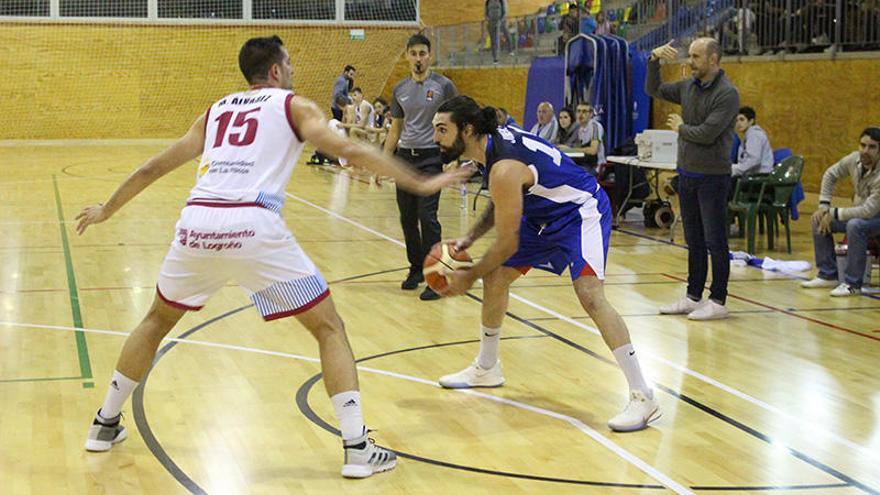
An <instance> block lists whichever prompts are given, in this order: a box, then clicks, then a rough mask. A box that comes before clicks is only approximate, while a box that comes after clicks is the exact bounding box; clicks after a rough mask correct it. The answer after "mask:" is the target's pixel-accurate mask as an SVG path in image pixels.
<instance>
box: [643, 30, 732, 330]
mask: <svg viewBox="0 0 880 495" xmlns="http://www.w3.org/2000/svg"><path fill="white" fill-rule="evenodd" d="M688 54H689V56H690V58H689V64H688V65H689V67H690V69H691V74H692V75H693V77H692V78H691V79H683V80H681V81H677V82H672V83H664V82H663V81H662V80H661V78H660V60H661V59H663V60H667V61H677V60H678V50H676V49H675V48H673V46H672V43H671V42H670V43H667V44H665V45H663V46H661V47H658V48H655V49H654V50H653V51H652V52H651V57H650V59H649V61H648V74H647V78H646V80H645V91H646V92H647V93H648V94H649V95H651V96H653V97H654V98H661V99H663V100H666V101H669V102H671V103H676V104H679V105H681V111H682V115H679V114H672V115H670V116H669V118H668V119H667V125H668V126H669V128H670V129H672V130H673V131H675V132H677V133H678V173H679V185H678V193H679V201H680V203H681V218H682V225H683V226H684V236H685V240H686V241H687V244H688V287H687V293H686V295H685V297H683V298H681V299H680V300H678V301H676V302H675V303H673V304H671V305H669V306H665V307H662V308H660V313H661V314H686V315H688V318H689V319H691V320H714V319H720V318H727V315H728V311H727V307H726V306H725V303H726V302H727V281H728V278H729V277H730V261H729V260H728V254H729V250H728V246H727V232H728V228H727V225H728V224H727V196H728V192H729V191H730V182H731V180H730V163H731V162H730V149H731V147H732V145H733V135H734V131H733V127H734V122H735V120H736V115H737V113H738V111H739V92H738V91H737V89H736V87H735V86H734V85H733V83H732V82H730V80H729V79H727V77H726V76H725V75H724V71H723V70H722V69H721V46H720V45H719V44H718V41H716V40H715V39H713V38H697V39H696V40H694V42H693V43H691V45H690V48H689V49H688ZM710 253H711V256H712V286H711V287H710V291H709V299H708V300H706V301H702V302H701V300H702V298H703V290H704V286H705V284H706V278H707V275H708V268H709V267H708V260H707V255H708V254H710Z"/></svg>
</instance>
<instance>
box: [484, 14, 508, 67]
mask: <svg viewBox="0 0 880 495" xmlns="http://www.w3.org/2000/svg"><path fill="white" fill-rule="evenodd" d="M484 7H485V11H486V28H487V29H488V31H489V44H490V46H491V47H492V63H493V64H497V63H498V45H499V44H500V43H501V34H502V33H504V34H505V36H506V35H507V33H506V31H507V0H486V3H485V5H484Z"/></svg>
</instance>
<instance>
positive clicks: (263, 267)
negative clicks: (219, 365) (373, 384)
mask: <svg viewBox="0 0 880 495" xmlns="http://www.w3.org/2000/svg"><path fill="white" fill-rule="evenodd" d="M239 66H240V68H241V71H242V73H243V74H244V76H245V79H247V81H248V84H249V85H250V88H249V89H248V90H247V91H244V92H241V93H235V94H231V95H229V96H227V97H225V98H223V99H221V100H220V101H218V102H216V103H214V104H213V105H212V106H211V108H210V109H209V110H208V112H207V113H205V114H204V115H202V116H200V117H199V118H198V119H196V121H195V122H194V123H193V125H192V127H190V129H189V131H188V132H187V133H186V134H185V135H184V136H183V137H182V138H180V139H179V140H178V141H177V142H176V143H174V144H173V145H171V147H169V148H168V149H167V150H165V151H163V152H162V153H160V154H158V155H156V156H154V157H152V158H150V159H149V160H147V162H146V163H145V164H144V165H142V166H141V167H140V168H138V169H137V170H136V171H135V172H134V173H132V174H131V176H129V177H128V178H127V179H126V180H125V181H124V182H123V183H122V184H121V185H120V186H119V188H118V189H117V190H116V191H115V192H114V193H113V195H112V196H111V197H110V199H109V200H107V202H106V203H105V204H98V205H95V206H89V207H87V208H85V209H83V211H82V212H81V213H80V214H79V215H78V216H77V219H78V220H79V224H78V225H77V232H78V233H79V234H82V233H83V232H85V230H86V228H87V227H88V226H89V225H92V224H96V223H100V222H103V221H105V220H107V219H108V218H110V217H111V216H112V215H113V214H114V213H115V212H116V211H118V210H119V209H120V208H121V207H122V206H123V205H125V204H126V203H128V201H130V200H131V199H132V198H134V197H135V196H136V195H137V194H138V193H140V192H141V191H142V190H144V189H145V188H146V187H147V186H149V185H150V184H152V183H153V182H154V181H156V180H157V179H159V178H160V177H162V176H163V175H165V174H167V173H169V172H171V171H172V170H174V169H176V168H178V167H180V166H181V165H183V164H185V163H187V162H189V161H190V160H192V159H194V158H196V157H198V156H199V155H200V154H201V155H202V159H201V162H200V165H199V168H198V178H197V180H196V185H195V187H194V188H193V189H192V192H191V193H190V197H189V199H188V200H187V203H186V206H185V207H184V208H183V211H182V212H181V216H180V220H179V221H178V223H177V227H176V229H177V235H176V236H175V239H174V241H173V242H172V244H171V248H170V250H169V251H168V254H167V255H166V257H165V261H164V263H163V265H162V269H161V272H160V274H159V279H158V282H157V284H156V297H155V299H154V301H153V305H152V307H151V308H150V310H149V311H148V313H147V315H146V316H145V317H144V319H143V321H141V323H140V324H139V325H138V326H137V328H135V329H134V331H133V332H132V333H131V334H130V335H129V337H128V339H126V342H125V345H124V347H123V349H122V353H121V355H120V356H119V360H118V362H117V365H116V370H115V371H114V372H113V377H112V379H111V382H110V386H109V389H108V391H107V395H106V398H105V400H104V403H103V405H102V406H101V408H100V409H99V410H98V413H97V414H96V415H95V418H94V421H93V424H92V426H91V427H90V429H89V434H88V439H87V440H86V445H85V447H86V450H90V451H105V450H109V449H110V448H111V447H112V446H113V445H114V444H116V443H118V442H121V441H122V440H125V438H126V431H125V428H124V427H123V426H122V425H121V424H120V416H121V413H120V410H121V408H122V405H123V403H124V402H125V401H126V400H127V399H128V397H129V395H131V393H132V391H133V390H134V388H135V387H136V386H137V384H138V382H139V381H140V380H141V379H142V378H143V377H144V375H145V374H146V373H147V371H148V370H149V368H150V365H151V363H152V362H153V358H154V356H155V354H156V349H157V347H158V346H159V343H160V341H161V340H162V338H163V337H165V335H166V334H168V332H169V331H171V329H172V328H173V327H174V325H175V324H176V323H177V322H178V320H180V318H181V317H182V316H183V315H184V313H185V312H186V311H197V310H199V309H200V308H201V307H202V306H203V305H204V304H205V302H206V301H207V300H208V298H209V297H210V296H211V295H212V294H213V293H214V292H216V291H217V290H218V289H220V288H221V287H223V285H224V284H226V282H227V280H230V279H233V280H236V281H237V282H238V283H239V284H240V285H241V286H242V287H243V288H244V290H245V291H246V292H248V293H249V294H250V296H251V299H252V300H253V301H254V304H255V306H256V308H257V309H258V310H259V311H260V313H261V315H262V316H263V318H264V319H265V320H273V319H277V318H283V317H286V316H296V318H297V320H299V322H300V323H302V324H303V326H305V327H306V328H307V329H308V330H309V331H310V332H311V333H312V335H313V336H314V337H315V338H316V339H317V341H318V345H319V348H320V356H321V368H322V372H323V377H324V384H325V386H326V389H327V393H328V395H329V396H330V400H331V402H332V403H333V406H334V408H335V410H336V416H337V418H338V420H339V423H340V429H341V431H342V439H343V449H344V453H345V461H344V465H343V467H342V475H343V476H345V477H352V478H365V477H367V476H370V475H371V474H373V473H375V472H380V471H386V470H389V469H392V468H394V466H395V464H396V456H395V454H394V453H393V452H391V451H389V450H386V449H383V448H381V447H378V446H376V445H375V444H374V443H373V442H372V441H371V440H370V439H369V438H368V437H367V428H366V426H365V425H364V420H363V416H362V413H361V398H360V393H359V392H358V379H357V372H356V370H355V364H354V358H353V356H352V351H351V348H350V347H349V344H348V340H347V338H346V335H345V330H344V327H343V323H342V320H341V319H340V317H339V315H338V314H337V312H336V310H335V308H334V306H333V301H332V299H331V298H330V293H329V289H328V288H327V282H326V281H325V280H324V278H323V277H322V276H321V273H320V272H319V271H318V269H317V268H316V267H315V265H314V264H313V263H312V261H311V260H310V259H309V258H308V256H306V255H305V253H304V252H303V250H302V248H300V246H299V244H297V242H296V240H295V239H294V237H293V235H292V234H291V233H290V231H289V230H288V229H287V226H286V225H285V223H284V220H283V219H282V217H281V216H280V214H279V212H280V211H281V209H282V207H283V205H284V189H285V186H286V185H287V182H288V180H289V179H290V176H291V173H292V171H293V167H294V165H295V163H296V162H297V159H298V158H299V155H300V152H301V151H302V148H303V144H304V143H305V141H307V140H308V141H311V142H312V143H313V144H314V145H315V146H316V147H317V148H319V149H322V150H325V151H327V152H329V153H332V154H334V155H336V156H340V157H345V158H347V159H348V160H350V161H351V162H352V163H356V164H357V165H359V166H362V167H367V168H370V169H373V170H375V171H377V172H380V173H383V174H386V175H390V176H393V177H395V178H396V179H397V184H398V185H399V186H401V187H404V188H407V189H409V190H411V191H414V192H416V193H418V194H432V193H434V192H436V191H438V190H440V189H441V188H442V187H444V186H445V185H448V184H453V183H456V182H459V181H460V180H462V179H463V178H464V177H466V174H467V173H468V172H467V171H460V172H458V173H449V174H445V175H438V176H432V177H428V176H421V175H419V174H417V173H414V172H413V171H412V169H411V168H409V167H407V166H405V165H402V164H399V163H398V162H397V161H396V160H393V159H390V158H386V157H384V156H383V155H382V154H380V153H379V152H378V150H375V148H373V147H367V146H364V145H361V144H358V143H355V142H353V141H350V140H348V139H346V138H343V137H340V136H338V135H337V134H336V133H335V132H333V131H332V130H330V129H329V127H328V126H327V122H326V120H325V118H324V115H323V113H322V112H321V110H319V109H318V107H317V106H316V105H315V104H314V103H313V102H312V101H309V100H308V99H306V98H303V97H301V96H294V93H293V92H292V91H290V88H291V82H292V69H291V63H290V57H289V56H288V53H287V50H286V49H285V48H284V47H283V46H282V42H281V39H279V38H278V37H277V36H273V37H271V38H254V39H251V40H249V41H247V42H246V43H245V44H244V46H243V47H242V49H241V52H240V54H239Z"/></svg>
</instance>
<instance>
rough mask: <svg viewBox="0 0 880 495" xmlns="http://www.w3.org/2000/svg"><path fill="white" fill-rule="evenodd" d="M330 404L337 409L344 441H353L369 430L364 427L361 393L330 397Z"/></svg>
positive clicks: (355, 391)
mask: <svg viewBox="0 0 880 495" xmlns="http://www.w3.org/2000/svg"><path fill="white" fill-rule="evenodd" d="M330 402H332V403H333V408H334V409H336V419H338V420H339V429H340V430H342V440H343V441H345V440H352V439H355V438H358V437H360V436H361V435H363V434H364V432H365V431H366V430H367V429H366V427H365V426H364V415H363V413H362V412H361V393H360V392H359V391H357V390H350V391H348V392H340V393H338V394H336V395H334V396H333V397H330Z"/></svg>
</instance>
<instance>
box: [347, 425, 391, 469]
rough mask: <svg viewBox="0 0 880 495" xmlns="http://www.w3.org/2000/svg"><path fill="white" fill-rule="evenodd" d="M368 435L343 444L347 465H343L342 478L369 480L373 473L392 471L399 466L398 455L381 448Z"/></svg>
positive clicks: (365, 434)
mask: <svg viewBox="0 0 880 495" xmlns="http://www.w3.org/2000/svg"><path fill="white" fill-rule="evenodd" d="M367 435H368V433H364V434H363V435H362V436H360V437H358V438H355V439H354V440H349V441H347V442H343V443H342V446H343V448H344V450H345V463H344V464H343V465H342V476H344V477H346V478H367V477H369V476H371V475H372V474H373V473H381V472H382V471H390V470H392V469H394V466H397V454H395V453H394V452H392V451H390V450H388V449H385V448H382V447H379V446H378V445H376V444H375V442H373V439H372V438H369V437H368V436H367Z"/></svg>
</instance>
